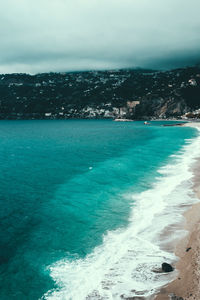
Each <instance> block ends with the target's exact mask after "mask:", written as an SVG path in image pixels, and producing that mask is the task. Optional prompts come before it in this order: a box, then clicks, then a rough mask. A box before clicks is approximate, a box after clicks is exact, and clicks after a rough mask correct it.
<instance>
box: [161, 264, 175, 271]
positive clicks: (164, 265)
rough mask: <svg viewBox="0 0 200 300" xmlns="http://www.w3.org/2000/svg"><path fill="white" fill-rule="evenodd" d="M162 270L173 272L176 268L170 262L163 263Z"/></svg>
mask: <svg viewBox="0 0 200 300" xmlns="http://www.w3.org/2000/svg"><path fill="white" fill-rule="evenodd" d="M162 270H163V271H164V272H172V271H173V270H174V268H173V267H172V266H171V265H170V264H168V263H163V264H162Z"/></svg>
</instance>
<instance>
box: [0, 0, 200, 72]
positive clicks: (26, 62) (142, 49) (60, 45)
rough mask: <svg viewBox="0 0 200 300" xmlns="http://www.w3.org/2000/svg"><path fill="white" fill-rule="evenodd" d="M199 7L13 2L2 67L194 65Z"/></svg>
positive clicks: (164, 0)
mask: <svg viewBox="0 0 200 300" xmlns="http://www.w3.org/2000/svg"><path fill="white" fill-rule="evenodd" d="M199 11H200V2H199V0H191V1H190V2H189V1H186V0H151V1H149V0H123V1H122V0H107V1H106V0H101V1H99V0H73V2H72V1H69V0H56V1H55V0H40V1H39V0H35V1H34V2H33V1H31V0H8V1H6V3H1V10H0V20H1V27H0V35H1V43H0V73H17V72H23V73H32V74H34V73H39V72H50V71H53V72H63V71H84V70H91V69H92V70H93V69H99V70H101V69H119V68H138V67H140V68H153V69H172V68H177V67H183V66H187V65H194V64H197V63H199V62H200V35H199V32H200V18H199Z"/></svg>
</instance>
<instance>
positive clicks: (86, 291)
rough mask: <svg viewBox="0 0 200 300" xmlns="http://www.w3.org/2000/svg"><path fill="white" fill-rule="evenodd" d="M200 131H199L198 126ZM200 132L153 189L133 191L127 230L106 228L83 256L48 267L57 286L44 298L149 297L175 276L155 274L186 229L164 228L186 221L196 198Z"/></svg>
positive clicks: (170, 256)
mask: <svg viewBox="0 0 200 300" xmlns="http://www.w3.org/2000/svg"><path fill="white" fill-rule="evenodd" d="M199 133H200V131H199ZM199 145H200V134H199V135H198V137H196V138H194V139H191V140H187V143H186V145H185V146H184V147H183V148H182V149H181V150H180V151H179V153H178V154H177V155H173V157H171V163H170V164H168V165H166V166H165V167H163V168H161V169H159V170H158V173H160V174H162V177H159V178H157V179H156V182H155V183H154V185H153V186H152V188H151V189H149V190H146V191H144V192H142V193H141V194H137V195H136V194H134V195H133V196H132V197H133V203H134V204H133V209H132V212H131V216H130V219H129V226H128V227H127V228H126V229H118V230H115V231H110V232H108V233H107V234H106V235H105V236H104V238H103V243H102V245H100V246H98V247H96V248H95V249H94V251H93V252H92V253H91V254H89V255H87V256H86V258H84V259H77V260H74V261H72V262H70V261H68V260H67V259H63V260H61V261H59V262H57V263H55V264H54V265H51V266H50V267H49V270H50V274H51V276H52V278H53V280H54V281H55V282H56V284H57V286H58V289H56V290H51V291H48V292H47V293H46V294H45V295H44V296H43V297H42V299H50V300H51V299H52V300H54V299H59V300H60V299H63V300H64V299H65V300H84V299H87V300H94V299H95V300H96V299H98V300H100V299H102V300H103V299H126V298H129V297H134V296H135V297H140V296H141V297H144V298H148V297H151V296H152V295H154V294H155V293H156V292H157V291H158V289H159V288H160V287H161V286H163V285H165V284H167V283H168V282H170V281H172V280H173V279H174V277H175V276H176V272H173V273H170V274H163V273H156V272H154V270H155V269H158V268H160V266H161V264H162V263H163V262H164V261H167V262H169V263H174V262H175V261H176V260H177V258H176V256H175V255H174V253H173V252H169V251H167V250H166V248H165V244H166V243H167V242H168V241H169V240H170V241H172V240H174V239H177V238H179V239H180V238H181V237H182V236H183V235H184V234H185V231H183V229H181V228H177V229H176V231H175V232H173V234H171V235H170V236H169V235H168V236H167V238H168V239H167V238H166V236H164V237H163V238H161V237H162V236H163V232H165V230H166V228H168V227H169V226H173V225H176V224H178V223H181V222H182V221H183V212H184V210H185V209H186V206H188V205H189V204H193V203H195V202H196V201H198V199H196V198H195V195H194V193H193V190H192V185H193V183H192V178H193V173H192V170H191V166H192V164H193V162H194V161H195V159H196V158H197V157H199V156H200V147H199Z"/></svg>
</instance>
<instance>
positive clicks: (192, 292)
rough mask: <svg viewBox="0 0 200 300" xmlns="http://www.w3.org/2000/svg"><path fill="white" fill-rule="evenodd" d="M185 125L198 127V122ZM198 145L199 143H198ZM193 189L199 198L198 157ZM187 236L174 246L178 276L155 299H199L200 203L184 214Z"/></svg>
mask: <svg viewBox="0 0 200 300" xmlns="http://www.w3.org/2000/svg"><path fill="white" fill-rule="evenodd" d="M185 126H195V127H197V126H198V127H200V123H188V124H186V125H185ZM199 146H200V145H199ZM194 191H195V193H196V195H197V197H198V198H199V199H200V158H199V159H198V160H197V161H196V164H195V166H194ZM184 215H185V219H186V224H185V229H186V230H187V231H188V234H187V236H186V237H185V238H184V239H183V240H181V242H180V243H179V244H178V245H177V246H176V255H177V256H178V257H179V258H180V259H179V261H178V262H177V264H176V269H177V270H178V271H179V275H178V278H177V279H176V280H174V281H173V282H171V283H169V284H168V285H167V286H165V287H163V288H162V289H161V290H160V293H159V294H158V295H157V296H156V297H155V300H169V299H171V300H194V299H195V300H200V203H197V204H194V205H193V206H192V207H191V208H190V209H189V210H188V211H187V212H186V213H185V214H184Z"/></svg>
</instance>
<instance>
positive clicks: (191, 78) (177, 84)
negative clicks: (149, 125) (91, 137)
mask: <svg viewBox="0 0 200 300" xmlns="http://www.w3.org/2000/svg"><path fill="white" fill-rule="evenodd" d="M132 101H137V102H134V103H135V104H133V102H132ZM127 102H129V103H128V105H127ZM136 104H137V105H136ZM199 108H200V68H199V67H188V68H182V69H176V70H172V71H152V70H142V69H138V70H114V71H90V72H71V73H44V74H37V75H28V74H2V75H0V118H1V119H44V118H47V119H48V118H51V119H53V118H64V119H67V118H115V117H119V116H122V117H129V118H134V119H144V118H152V117H153V118H168V117H180V116H181V115H183V114H185V113H186V112H190V111H194V110H196V109H199Z"/></svg>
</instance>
